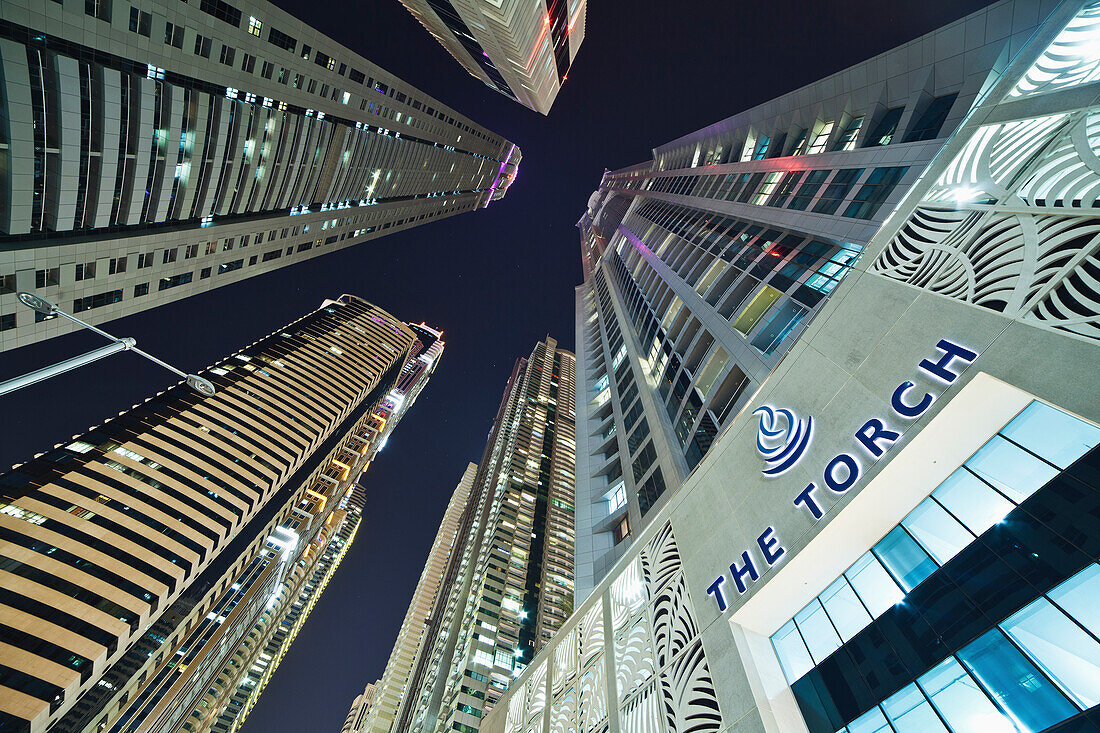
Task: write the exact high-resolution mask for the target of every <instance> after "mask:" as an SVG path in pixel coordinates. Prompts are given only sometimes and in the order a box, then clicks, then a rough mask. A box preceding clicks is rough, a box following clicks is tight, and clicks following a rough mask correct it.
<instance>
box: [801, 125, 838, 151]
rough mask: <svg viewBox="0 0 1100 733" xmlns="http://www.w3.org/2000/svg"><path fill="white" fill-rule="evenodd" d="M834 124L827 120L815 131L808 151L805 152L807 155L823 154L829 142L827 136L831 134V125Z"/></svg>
mask: <svg viewBox="0 0 1100 733" xmlns="http://www.w3.org/2000/svg"><path fill="white" fill-rule="evenodd" d="M834 124H835V122H834V121H833V120H829V121H828V122H826V123H825V124H824V125H822V126H821V128H820V129H819V130H818V131H817V134H816V135H814V139H813V142H811V143H810V147H809V149H808V150H807V151H806V154H807V155H816V154H817V153H823V152H825V144H826V143H827V142H829V135H831V134H832V132H833V125H834Z"/></svg>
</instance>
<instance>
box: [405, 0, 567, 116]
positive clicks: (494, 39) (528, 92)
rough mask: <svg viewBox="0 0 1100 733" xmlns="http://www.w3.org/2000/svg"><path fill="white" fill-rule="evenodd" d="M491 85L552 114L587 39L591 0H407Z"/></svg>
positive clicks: (470, 69) (449, 48)
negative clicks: (570, 68)
mask: <svg viewBox="0 0 1100 733" xmlns="http://www.w3.org/2000/svg"><path fill="white" fill-rule="evenodd" d="M401 4H402V5H404V6H405V7H406V8H408V9H409V12H410V13H412V14H413V16H414V17H415V18H416V19H417V20H419V21H420V23H421V25H423V26H424V27H425V28H427V29H428V32H429V33H431V34H432V35H433V36H435V38H436V40H437V41H439V43H440V44H441V45H442V46H443V48H445V49H447V52H448V53H450V54H451V55H452V56H454V57H455V60H456V61H458V63H460V64H462V67H463V68H464V69H466V71H468V72H470V74H471V75H472V76H475V77H477V78H478V79H480V80H481V81H483V82H484V83H485V85H486V86H488V87H489V88H490V89H495V90H496V91H498V92H500V93H501V94H503V95H504V96H506V97H509V98H511V99H514V100H515V101H517V102H519V103H520V104H522V105H523V106H524V107H527V108H528V109H533V110H534V111H536V112H541V113H542V114H544V115H545V114H549V113H550V107H551V106H552V105H553V104H554V99H555V98H557V96H558V91H559V90H560V89H561V87H562V85H563V84H565V80H566V79H568V78H569V67H570V66H571V65H572V63H573V59H574V58H575V57H576V55H577V50H578V49H579V48H580V46H581V42H582V41H584V23H585V10H586V8H587V0H531V1H530V2H525V1H522V0H502V1H501V2H495V3H483V2H474V0H401Z"/></svg>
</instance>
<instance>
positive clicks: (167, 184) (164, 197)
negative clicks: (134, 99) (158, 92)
mask: <svg viewBox="0 0 1100 733" xmlns="http://www.w3.org/2000/svg"><path fill="white" fill-rule="evenodd" d="M183 91H184V90H183V89H182V88H181V87H173V86H172V85H171V84H165V85H164V93H165V94H171V95H172V99H171V102H170V103H169V105H168V108H169V110H170V112H169V115H168V119H167V120H161V126H162V128H163V127H167V128H168V133H167V134H168V137H167V139H166V140H165V141H164V143H163V145H164V169H163V171H161V175H160V192H159V193H158V194H157V210H156V211H155V212H150V217H149V218H150V219H151V220H152V221H165V220H166V219H168V212H169V211H170V206H171V204H172V187H173V186H175V184H176V162H177V161H178V160H179V154H180V131H181V130H182V128H183Z"/></svg>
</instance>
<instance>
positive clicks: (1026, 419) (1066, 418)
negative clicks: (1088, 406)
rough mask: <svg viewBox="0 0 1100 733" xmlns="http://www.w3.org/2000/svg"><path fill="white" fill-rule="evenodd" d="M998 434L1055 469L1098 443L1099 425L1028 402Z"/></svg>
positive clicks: (1038, 403)
mask: <svg viewBox="0 0 1100 733" xmlns="http://www.w3.org/2000/svg"><path fill="white" fill-rule="evenodd" d="M1001 434H1002V435H1004V436H1006V437H1008V438H1009V439H1010V440H1012V441H1013V442H1016V443H1019V444H1020V445H1022V446H1023V447H1025V448H1027V449H1028V450H1029V451H1031V452H1032V453H1035V454H1037V455H1040V456H1042V457H1043V458H1045V459H1046V460H1048V461H1050V462H1051V463H1053V464H1054V465H1055V466H1058V467H1059V468H1068V467H1069V465H1070V464H1071V463H1073V462H1074V461H1076V460H1077V459H1078V458H1080V457H1081V456H1083V455H1085V454H1086V453H1088V452H1089V451H1090V450H1092V449H1093V448H1095V447H1096V444H1097V443H1100V428H1098V427H1096V426H1095V425H1090V424H1088V423H1086V422H1084V421H1082V420H1078V419H1077V418H1075V417H1073V416H1072V415H1068V414H1066V413H1064V412H1062V411H1061V410H1058V409H1056V408H1053V407H1051V406H1050V405H1045V404H1043V403H1042V402H1032V403H1031V404H1030V405H1028V406H1027V407H1026V408H1025V409H1024V411H1023V412H1021V413H1020V414H1019V415H1017V416H1016V418H1015V419H1014V420H1013V421H1012V422H1010V423H1009V424H1008V425H1007V426H1005V428H1004V430H1002V431H1001Z"/></svg>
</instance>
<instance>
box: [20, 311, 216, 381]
mask: <svg viewBox="0 0 1100 733" xmlns="http://www.w3.org/2000/svg"><path fill="white" fill-rule="evenodd" d="M19 300H20V302H22V303H23V305H25V306H27V307H28V308H31V309H33V310H35V311H36V312H38V313H41V314H42V315H44V316H61V317H62V318H68V319H69V320H70V321H72V322H73V323H76V324H78V325H80V326H83V327H84V328H87V329H90V330H92V331H95V332H96V333H98V334H99V335H100V336H103V337H104V338H106V339H107V340H109V341H110V342H111V343H110V344H108V345H107V346H102V347H100V348H98V349H93V350H92V351H89V352H87V353H86V354H81V355H80V356H74V357H72V358H70V359H66V360H65V361H59V362H57V363H56V364H51V365H50V366H48V367H43V368H42V369H36V370H35V371H33V372H28V373H26V374H24V375H22V376H20V377H16V378H14V379H9V380H7V381H6V382H0V395H4V394H7V393H8V392H12V391H14V390H17V389H19V388H21V387H26V386H27V385H30V384H34V383H36V382H41V381H42V380H44V379H49V378H50V377H55V376H57V375H58V374H63V373H65V372H67V371H70V370H72V369H76V368H77V367H82V366H84V365H85V364H91V363H92V362H93V361H98V360H100V359H103V358H104V357H107V356H111V355H112V354H117V353H118V352H120V351H132V352H134V353H135V354H138V355H139V356H143V357H145V358H146V359H148V360H149V361H151V362H153V363H154V364H159V365H160V366H162V367H164V368H165V369H167V370H168V371H170V372H173V373H175V374H178V375H179V376H181V377H183V378H184V380H185V381H186V382H187V385H188V386H189V387H190V388H191V389H193V390H195V391H196V392H198V393H199V394H201V395H203V396H204V397H209V396H210V395H212V394H214V392H215V389H214V385H213V384H212V383H211V382H210V380H208V379H203V378H202V377H200V376H199V375H197V374H186V373H184V372H181V371H180V370H179V369H176V368H175V367H174V366H172V365H171V364H168V363H166V362H163V361H161V360H160V359H158V358H156V357H155V356H153V355H152V354H149V353H147V352H145V351H142V350H141V349H139V348H138V347H137V341H135V340H134V339H132V338H115V337H114V336H112V335H111V334H109V333H107V332H106V331H102V330H100V329H98V328H96V327H95V326H93V325H91V324H90V323H85V322H84V321H82V320H80V319H79V318H77V317H76V316H71V315H69V314H68V313H66V312H64V311H63V310H61V309H59V308H58V307H57V306H56V305H54V304H53V303H51V302H50V301H48V300H46V299H45V298H43V297H41V296H39V295H35V294H34V293H19Z"/></svg>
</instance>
